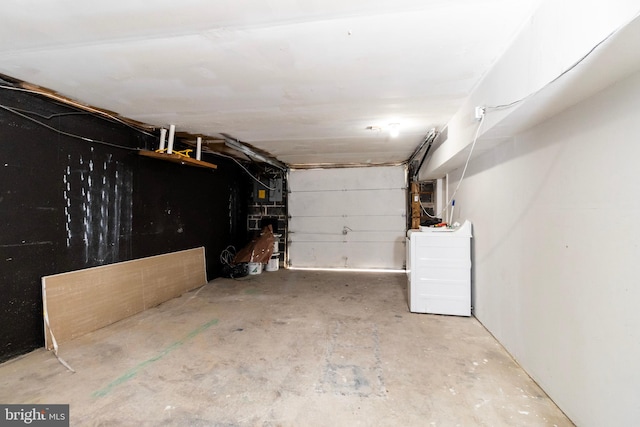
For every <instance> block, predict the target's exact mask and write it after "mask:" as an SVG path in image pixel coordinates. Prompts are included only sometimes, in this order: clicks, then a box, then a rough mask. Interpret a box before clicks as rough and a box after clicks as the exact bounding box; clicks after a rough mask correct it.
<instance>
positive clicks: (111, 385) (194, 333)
mask: <svg viewBox="0 0 640 427" xmlns="http://www.w3.org/2000/svg"><path fill="white" fill-rule="evenodd" d="M217 323H218V319H213V320H210V321H208V322H207V323H204V324H202V325H200V326H198V327H197V328H196V329H194V330H193V331H191V332H189V333H188V334H187V335H185V336H184V337H183V338H182V339H179V340H178V341H176V342H174V343H173V344H171V345H170V346H168V347H167V348H165V349H164V350H162V351H161V352H160V353H158V354H157V355H155V356H153V357H152V358H150V359H147V360H145V361H144V362H140V363H138V364H137V365H136V366H134V367H133V368H131V369H129V370H128V371H127V372H125V373H124V374H122V375H121V376H119V377H118V378H116V379H115V380H113V381H111V382H110V383H109V384H108V385H107V386H106V387H104V388H102V389H100V390H98V391H94V392H93V394H92V396H93V397H103V396H106V395H107V394H109V393H111V391H112V390H113V389H114V388H115V387H117V386H119V385H120V384H123V383H125V382H127V381H129V380H130V379H131V378H133V377H135V376H136V375H138V372H140V371H141V370H143V369H144V368H146V367H147V366H149V365H150V364H152V363H155V362H157V361H158V360H161V359H162V358H164V357H165V356H166V355H168V354H169V353H171V352H173V351H174V350H176V349H178V348H180V347H182V346H183V345H184V344H185V343H186V342H187V341H189V340H191V339H193V338H195V337H197V336H198V335H200V334H201V333H202V332H204V331H206V330H207V329H209V328H210V327H212V326H213V325H215V324H217Z"/></svg>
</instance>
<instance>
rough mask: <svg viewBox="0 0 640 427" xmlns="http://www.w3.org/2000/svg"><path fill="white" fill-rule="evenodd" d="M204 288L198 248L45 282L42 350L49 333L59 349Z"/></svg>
mask: <svg viewBox="0 0 640 427" xmlns="http://www.w3.org/2000/svg"><path fill="white" fill-rule="evenodd" d="M206 283H207V274H206V264H205V254H204V248H202V247H201V248H196V249H189V250H185V251H179V252H172V253H169V254H163V255H158V256H153V257H148V258H141V259H137V260H132V261H125V262H120V263H116V264H109V265H103V266H100V267H93V268H87V269H84V270H77V271H72V272H68V273H61V274H56V275H53V276H46V277H43V278H42V299H43V306H44V311H45V316H47V317H48V323H49V324H48V325H47V322H46V321H45V346H46V348H48V349H52V348H53V342H52V340H51V331H53V335H54V336H55V338H56V341H57V343H58V344H60V343H63V342H65V341H69V340H72V339H74V338H77V337H79V336H82V335H84V334H86V333H89V332H91V331H95V330H96V329H100V328H102V327H105V326H107V325H110V324H112V323H115V322H117V321H119V320H122V319H124V318H126V317H129V316H132V315H134V314H136V313H139V312H141V311H143V310H146V309H148V308H151V307H154V306H156V305H158V304H161V303H163V302H165V301H167V300H169V299H171V298H175V297H178V296H180V295H182V294H183V293H185V292H187V291H190V290H192V289H195V288H197V287H199V286H202V285H204V284H206ZM49 327H50V328H51V329H49Z"/></svg>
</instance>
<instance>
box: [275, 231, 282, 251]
mask: <svg viewBox="0 0 640 427" xmlns="http://www.w3.org/2000/svg"><path fill="white" fill-rule="evenodd" d="M273 237H275V240H274V241H273V253H274V254H277V253H278V252H280V250H279V249H278V243H279V241H280V237H282V234H274V235H273Z"/></svg>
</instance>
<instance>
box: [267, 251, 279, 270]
mask: <svg viewBox="0 0 640 427" xmlns="http://www.w3.org/2000/svg"><path fill="white" fill-rule="evenodd" d="M279 268H280V254H279V253H277V252H276V253H274V254H273V255H271V259H270V260H269V262H268V263H267V271H278V269H279Z"/></svg>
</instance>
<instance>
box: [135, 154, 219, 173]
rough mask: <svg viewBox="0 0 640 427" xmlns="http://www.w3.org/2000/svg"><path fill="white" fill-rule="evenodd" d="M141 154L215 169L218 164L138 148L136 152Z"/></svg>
mask: <svg viewBox="0 0 640 427" xmlns="http://www.w3.org/2000/svg"><path fill="white" fill-rule="evenodd" d="M138 154H140V155H141V156H145V157H151V158H152V159H158V160H164V161H167V162H173V163H180V164H181V165H187V166H195V167H198V168H206V169H217V168H218V166H217V165H214V164H213V163H208V162H203V161H202V160H196V159H192V158H191V157H184V156H181V155H179V154H175V153H172V154H167V153H156V152H155V151H149V150H140V151H139V152H138Z"/></svg>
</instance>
